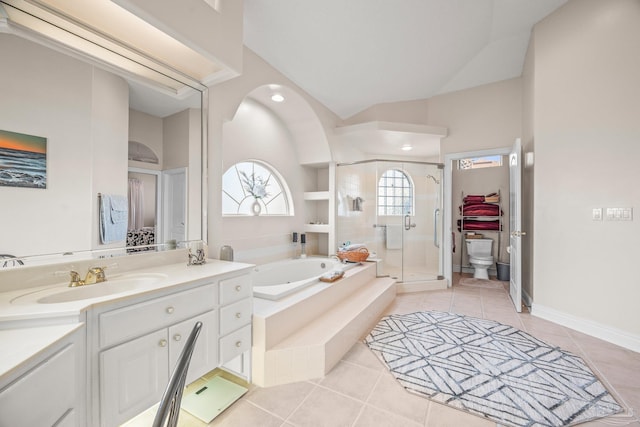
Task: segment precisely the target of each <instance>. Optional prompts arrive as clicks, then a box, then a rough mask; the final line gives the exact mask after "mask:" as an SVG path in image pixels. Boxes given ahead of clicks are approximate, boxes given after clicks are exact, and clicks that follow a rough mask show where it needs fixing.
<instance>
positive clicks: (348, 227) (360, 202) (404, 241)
mask: <svg viewBox="0 0 640 427" xmlns="http://www.w3.org/2000/svg"><path fill="white" fill-rule="evenodd" d="M443 168H444V166H443V165H442V164H440V163H426V162H412V161H391V160H367V161H361V162H355V163H348V164H347V163H341V164H338V165H337V168H336V210H337V212H336V243H337V245H339V246H340V245H343V244H364V245H365V246H366V247H367V249H368V250H369V252H370V253H372V255H371V256H370V259H371V258H375V259H376V260H377V266H378V270H377V271H378V276H390V277H393V278H395V279H396V280H397V281H398V283H400V284H404V285H406V286H407V289H406V290H408V291H411V290H429V289H433V288H441V287H446V281H445V280H444V277H443V256H442V248H443V245H442V238H443V232H442V228H443V227H442V224H443V221H442V214H443V212H442V208H443V206H442V198H443V197H442V188H443V184H442V177H443V174H442V172H443ZM430 285H435V286H430Z"/></svg>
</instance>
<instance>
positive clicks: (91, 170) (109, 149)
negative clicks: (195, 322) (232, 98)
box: [0, 1, 207, 264]
mask: <svg viewBox="0 0 640 427" xmlns="http://www.w3.org/2000/svg"><path fill="white" fill-rule="evenodd" d="M11 7H12V6H11V5H9V4H7V3H6V2H5V1H0V52H2V67H0V93H1V94H2V96H1V102H0V138H2V137H3V135H9V136H14V137H15V139H17V140H20V138H24V139H25V140H27V143H26V144H28V139H29V138H34V137H35V138H36V140H37V141H39V144H40V145H39V148H37V149H34V150H33V151H31V150H32V149H31V148H29V146H28V145H23V146H13V147H12V146H10V145H8V143H7V142H6V141H5V143H4V145H2V144H0V200H2V207H1V208H0V227H1V232H0V254H8V255H13V256H16V257H20V258H22V257H27V258H25V260H28V259H29V258H28V257H37V256H42V255H45V254H46V255H48V254H52V255H55V254H62V253H69V252H73V253H78V252H84V251H92V252H96V251H104V250H108V251H111V253H122V254H130V253H133V252H135V251H134V250H131V249H132V247H131V245H132V244H136V245H144V246H146V248H138V249H139V250H140V251H141V250H143V249H150V250H160V249H167V248H173V247H175V246H176V243H177V245H178V247H179V246H180V242H183V241H193V240H205V239H206V229H205V224H204V223H203V207H204V206H206V201H205V200H204V194H205V190H204V186H203V176H205V172H206V171H205V169H204V168H205V167H206V164H205V163H203V159H206V116H207V113H206V105H207V100H206V87H205V86H203V85H201V84H200V83H198V82H197V81H196V80H191V79H190V78H188V77H186V76H184V75H182V76H181V78H180V79H179V81H176V82H175V87H174V89H175V88H179V89H178V90H165V89H166V86H170V85H171V83H169V84H168V85H164V87H162V85H158V84H157V82H154V80H153V79H154V78H153V77H151V78H147V77H145V76H142V75H141V74H142V73H137V72H136V71H135V70H133V69H132V68H130V67H127V66H126V65H124V66H122V67H121V66H119V65H114V63H108V62H107V61H105V60H103V59H100V58H99V55H94V54H88V53H87V52H83V49H82V48H78V47H75V48H69V47H68V46H65V45H64V44H63V43H60V42H59V41H54V40H51V39H49V38H48V37H45V36H43V35H42V34H40V33H38V32H37V31H33V30H32V29H29V28H27V26H26V25H25V24H24V23H23V22H21V21H20V20H19V19H17V18H15V16H18V15H14V16H11V15H12V14H15V13H16V12H15V11H14V10H9V9H11ZM45 24H46V23H44V22H43V25H45ZM109 55H113V52H109ZM138 65H139V64H138ZM143 68H144V73H145V74H147V75H148V76H151V75H152V74H151V73H154V72H157V70H154V67H153V66H152V65H149V64H146V65H145V66H144V67H143ZM160 79H164V80H165V81H166V80H167V79H169V80H171V78H169V77H168V76H167V75H166V73H165V72H164V71H163V72H162V73H161V74H159V77H158V80H160ZM0 141H1V139H0ZM3 147H4V151H2V150H3ZM36 151H37V154H38V155H39V158H40V159H42V157H43V156H44V159H45V160H44V163H43V162H42V161H41V162H40V163H39V164H38V165H37V166H34V163H33V160H31V159H29V158H27V157H28V155H29V154H30V153H31V152H36ZM16 153H17V154H19V155H26V157H24V156H23V157H24V158H18V157H16ZM34 168H36V169H34ZM36 174H39V175H40V177H39V178H38V179H39V180H40V182H39V183H38V185H37V186H36V185H34V182H33V175H36ZM41 181H44V185H43V184H42V182H41ZM136 181H137V182H138V183H139V185H138V187H137V190H135V191H134V192H135V193H136V194H135V197H131V196H130V195H131V193H132V190H130V187H131V186H132V185H134V186H135V182H136ZM103 195H116V196H125V197H127V200H128V203H129V210H128V217H127V219H126V221H127V227H126V228H127V230H128V233H127V235H128V237H129V248H127V246H126V245H127V239H124V240H120V239H119V240H117V241H114V242H112V243H104V242H103V241H102V239H101V234H100V223H99V215H100V209H99V207H100V203H101V202H100V200H101V197H102V196H103ZM136 197H137V199H138V200H140V202H139V204H136V205H135V206H134V205H131V203H138V202H135V201H132V200H131V199H135V198H136ZM136 214H139V218H138V219H136ZM136 221H137V222H136ZM132 233H133V234H134V241H135V243H132V240H131V239H132V236H131V235H132ZM150 244H151V245H153V246H151V247H149V246H148V245H150ZM127 249H129V250H127ZM133 249H135V248H133ZM25 264H28V262H27V261H25Z"/></svg>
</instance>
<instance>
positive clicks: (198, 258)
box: [187, 249, 207, 265]
mask: <svg viewBox="0 0 640 427" xmlns="http://www.w3.org/2000/svg"><path fill="white" fill-rule="evenodd" d="M206 262H207V260H206V258H205V256H204V249H198V250H196V253H195V255H194V254H193V252H191V249H189V262H188V263H187V265H203V264H205V263H206Z"/></svg>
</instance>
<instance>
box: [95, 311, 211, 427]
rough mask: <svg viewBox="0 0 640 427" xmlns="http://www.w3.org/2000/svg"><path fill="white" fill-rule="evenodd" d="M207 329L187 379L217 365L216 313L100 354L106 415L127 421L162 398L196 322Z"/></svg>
mask: <svg viewBox="0 0 640 427" xmlns="http://www.w3.org/2000/svg"><path fill="white" fill-rule="evenodd" d="M198 321H200V322H202V330H201V331H200V336H199V337H198V341H197V342H196V348H195V350H194V352H193V356H192V358H191V364H190V365H189V371H188V374H187V383H189V382H193V381H195V380H196V379H198V378H199V377H200V376H202V375H204V374H205V373H207V372H209V371H210V370H211V369H212V366H213V367H215V366H217V333H216V328H217V323H218V322H217V313H216V311H215V310H212V311H209V312H207V313H205V314H202V315H200V316H196V317H194V318H191V319H188V320H185V321H183V322H180V323H179V324H176V325H173V326H171V327H169V328H166V329H162V330H159V331H155V332H151V333H149V334H146V335H144V336H142V337H140V338H137V339H134V340H132V341H129V342H127V343H124V344H121V345H118V346H116V347H113V348H111V349H109V350H106V351H103V352H102V353H101V354H100V368H101V369H100V384H101V393H100V407H101V413H102V417H103V422H102V424H103V425H108V424H110V423H107V422H106V421H107V420H115V421H116V422H117V423H122V422H124V421H126V420H128V419H130V418H132V417H133V416H135V415H136V414H138V413H140V412H142V411H144V410H145V409H147V408H148V407H150V406H151V405H153V404H154V403H156V402H158V401H159V400H160V398H162V394H163V392H164V389H165V388H166V386H167V384H168V383H169V376H170V375H171V373H172V371H173V368H174V367H175V365H176V363H177V361H178V357H179V356H180V352H181V351H182V349H183V347H184V342H185V341H186V339H187V337H188V336H189V334H190V333H191V329H192V328H193V326H194V325H195V324H196V322H198Z"/></svg>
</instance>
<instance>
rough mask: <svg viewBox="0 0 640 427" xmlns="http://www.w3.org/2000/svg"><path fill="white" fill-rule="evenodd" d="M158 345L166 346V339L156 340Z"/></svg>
mask: <svg viewBox="0 0 640 427" xmlns="http://www.w3.org/2000/svg"><path fill="white" fill-rule="evenodd" d="M158 345H159V346H160V347H166V346H167V340H165V339H161V340H160V341H159V342H158Z"/></svg>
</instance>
